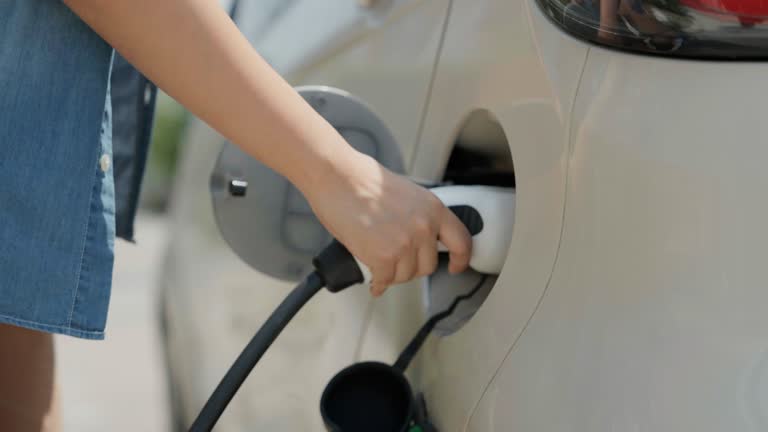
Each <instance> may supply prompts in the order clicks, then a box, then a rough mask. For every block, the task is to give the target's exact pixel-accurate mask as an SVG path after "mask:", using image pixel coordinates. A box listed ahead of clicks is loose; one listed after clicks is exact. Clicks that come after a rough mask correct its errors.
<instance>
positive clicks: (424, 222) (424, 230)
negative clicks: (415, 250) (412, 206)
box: [413, 217, 432, 237]
mask: <svg viewBox="0 0 768 432" xmlns="http://www.w3.org/2000/svg"><path fill="white" fill-rule="evenodd" d="M413 230H414V232H415V233H416V235H417V236H419V237H428V236H429V235H431V234H432V224H430V223H429V219H427V218H426V217H417V218H415V219H414V221H413Z"/></svg>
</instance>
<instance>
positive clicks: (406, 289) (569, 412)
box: [163, 0, 768, 432]
mask: <svg viewBox="0 0 768 432" xmlns="http://www.w3.org/2000/svg"><path fill="white" fill-rule="evenodd" d="M766 17H768V7H766V6H765V5H764V3H761V2H758V1H756V0H744V1H737V0H718V1H715V0H573V1H569V0H379V1H375V0H367V1H362V0H358V1H354V0H324V1H317V0H293V1H287V0H272V1H266V0H262V1H256V0H254V1H250V2H249V1H246V0H244V1H243V2H242V3H241V5H240V7H239V9H238V21H239V23H240V25H241V28H243V30H244V31H245V32H246V34H247V35H248V36H249V37H250V39H251V41H252V43H253V44H254V46H255V47H256V49H257V50H259V52H261V53H262V54H263V55H264V56H265V57H266V58H267V59H268V60H269V61H270V62H271V63H272V64H273V65H274V66H275V67H276V68H277V70H278V71H279V72H281V73H282V74H283V75H284V76H285V77H286V78H287V79H288V80H289V81H290V82H291V83H293V84H295V85H326V86H331V87H335V88H338V89H343V90H344V91H346V92H349V93H350V94H351V95H354V96H355V97H356V98H358V99H359V100H362V101H364V102H365V103H366V104H367V105H368V106H370V107H371V109H372V110H373V112H375V113H376V115H377V116H378V118H379V119H380V120H381V121H382V122H383V123H384V124H385V125H386V126H387V127H388V128H389V130H390V131H391V133H392V135H393V136H394V138H395V141H396V143H397V145H398V146H399V150H400V152H401V154H402V158H403V162H404V167H405V171H406V173H407V174H408V175H410V176H412V177H414V178H418V179H421V180H425V181H428V182H435V183H438V182H442V181H452V182H457V183H469V184H502V185H505V186H508V187H509V186H514V187H515V188H516V194H517V202H516V210H515V214H514V215H512V214H510V220H514V233H513V238H512V241H511V245H510V247H509V250H508V253H507V257H506V264H505V266H504V268H503V270H502V272H501V274H500V275H499V276H498V279H494V280H493V281H492V282H494V283H489V286H488V288H489V289H488V290H486V292H484V293H482V296H487V298H486V299H485V301H484V302H482V301H480V300H482V299H483V297H481V298H479V299H476V301H475V302H474V303H473V304H470V305H468V306H467V307H465V308H464V310H463V312H462V314H463V316H462V317H461V319H455V320H453V321H452V322H450V323H447V324H445V325H443V326H442V328H441V329H440V331H439V332H438V334H435V335H433V336H432V337H431V338H430V339H429V342H428V344H427V345H426V346H425V347H424V348H423V349H422V352H421V353H420V355H419V357H418V358H417V359H416V361H415V363H414V364H413V365H412V366H411V368H410V369H409V373H408V376H409V378H410V380H411V383H412V385H413V387H414V389H415V391H417V392H419V393H421V394H422V395H423V397H424V400H425V402H426V405H427V407H428V410H429V415H430V418H431V420H432V422H433V423H434V424H435V425H436V426H437V428H438V429H439V430H440V431H447V432H454V431H473V432H487V431H499V432H502V431H503V432H512V431H513V432H545V431H553V432H555V431H556V432H566V431H567V432H598V431H600V432H613V431H618V432H630V431H632V432H634V431H651V432H662V431H669V432H673V431H674V432H678V431H696V432H706V431H739V432H746V431H766V430H768V271H766V268H768V264H767V263H768V253H766V245H768V222H766V221H768V193H767V192H766V191H768V169H766V161H767V160H768V145H766V143H764V142H763V140H766V141H768V120H766V118H767V117H766V116H767V115H768V109H766V106H768V105H767V104H768V63H764V62H760V60H765V59H768V27H766V25H764V23H763V19H764V18H766ZM223 143H224V139H223V138H221V137H220V136H219V135H217V134H216V133H215V132H213V131H211V130H210V129H209V128H207V127H206V126H205V125H203V124H202V123H200V122H197V121H196V122H193V123H192V124H191V126H190V127H189V130H188V133H187V140H186V148H185V152H184V156H183V161H182V163H181V173H180V176H179V178H178V181H177V184H176V188H175V194H174V200H173V220H174V228H173V241H172V243H171V246H170V248H169V252H168V260H167V268H166V272H165V275H164V279H163V288H164V290H163V293H164V299H163V305H164V307H163V313H164V319H165V324H166V328H165V331H166V338H167V342H168V353H169V365H170V372H171V374H172V378H171V380H172V387H173V394H174V403H175V406H176V408H177V410H176V411H177V412H176V414H177V417H178V419H179V422H180V425H182V427H183V426H184V425H189V423H190V422H191V420H192V419H193V418H194V416H195V415H196V413H197V411H198V410H199V408H200V407H201V406H202V404H203V403H204V401H205V400H206V398H207V397H208V395H209V394H210V392H211V391H212V389H213V388H214V386H215V385H216V384H217V382H218V380H219V379H220V378H221V376H222V375H223V373H224V372H225V371H226V369H227V367H229V365H230V364H231V362H232V361H233V360H234V358H235V356H236V355H237V354H238V353H239V351H240V349H241V348H242V347H243V346H244V345H245V343H246V342H247V341H248V339H249V338H250V337H251V336H252V334H253V333H254V332H255V331H256V329H258V327H259V325H260V324H261V323H262V322H263V320H264V319H265V318H266V317H267V315H268V314H269V313H270V312H271V310H272V309H273V308H274V306H275V305H276V304H277V302H279V301H280V300H281V299H282V297H283V296H284V295H286V294H287V293H288V289H289V288H290V287H291V286H292V285H293V284H292V283H291V282H288V281H282V280H279V279H276V278H273V277H271V276H268V275H266V274H264V273H262V272H257V271H256V270H254V269H252V268H251V267H249V266H247V265H246V264H244V263H243V262H242V261H241V260H240V259H239V258H238V257H237V256H236V255H235V254H234V253H233V252H232V251H231V250H230V248H229V246H228V245H227V244H226V243H225V242H224V240H223V239H222V238H221V236H220V234H219V231H218V229H217V227H216V224H215V222H214V216H213V210H212V208H211V207H212V206H211V198H210V196H209V192H208V190H209V176H210V173H211V170H212V169H213V167H214V164H215V163H216V158H217V155H218V152H219V150H220V148H221V145H222V144H223ZM253 229H254V230H258V229H259V227H258V226H254V227H253ZM460 279H461V278H459V279H451V278H447V277H444V275H440V274H437V275H435V276H434V277H432V278H430V279H429V280H426V281H424V280H420V281H414V282H413V283H411V284H408V285H407V286H403V287H395V288H393V289H391V290H390V291H389V292H388V293H387V294H386V295H385V296H384V297H383V298H382V299H380V300H372V299H371V298H370V296H369V295H368V292H367V290H366V289H354V288H352V289H349V290H347V291H346V292H344V293H342V294H338V295H331V294H321V295H320V296H319V297H318V298H317V299H315V300H314V301H313V302H312V303H311V304H310V305H309V306H308V307H307V308H306V310H304V311H302V312H301V314H300V315H299V316H298V318H297V319H296V320H295V321H294V322H293V323H291V325H290V326H289V327H288V329H287V330H286V331H285V333H284V334H283V335H282V336H281V337H280V338H279V339H278V341H277V343H276V344H275V345H274V346H273V348H272V349H271V351H270V352H269V353H268V354H267V355H266V356H265V358H264V359H263V360H262V362H261V363H260V364H259V365H258V366H257V367H256V369H255V370H254V372H253V373H252V374H251V376H250V377H249V379H248V381H247V382H246V385H245V386H244V388H243V389H242V390H241V391H240V393H239V394H238V395H237V397H236V398H235V400H234V401H233V403H232V405H231V406H230V408H229V409H228V411H227V412H226V413H225V415H224V417H223V418H222V420H221V422H220V425H221V426H220V428H219V429H217V430H221V431H246V430H253V431H257V430H258V431H276V432H280V431H320V430H324V429H323V425H322V422H321V419H320V414H319V409H318V404H319V400H320V394H321V392H322V390H323V388H324V386H325V385H326V383H327V382H328V380H329V379H330V378H331V377H332V376H333V375H334V374H335V373H336V372H338V371H339V370H341V369H342V368H344V367H346V366H348V365H350V364H352V363H354V362H357V361H361V360H370V359H375V360H379V361H383V362H392V361H394V359H395V358H396V356H397V354H398V353H399V352H400V350H401V349H402V348H403V347H404V346H405V344H406V343H407V342H408V340H409V339H410V338H411V337H412V336H413V334H414V333H415V331H416V330H417V328H418V327H419V326H420V325H421V324H422V323H423V322H424V321H425V319H426V318H427V316H428V315H429V314H430V313H432V312H434V311H435V310H436V309H437V307H436V304H442V303H444V302H445V301H446V300H445V299H446V298H447V297H448V296H449V294H450V295H454V294H455V293H456V292H459V291H461V290H462V289H464V288H465V287H464V286H463V285H466V286H469V285H471V283H472V281H474V280H475V279H474V278H473V277H472V275H471V274H470V275H468V276H466V277H465V278H464V279H463V281H462V280H460ZM462 284H463V285H462ZM491 285H492V286H493V287H492V289H490V287H491Z"/></svg>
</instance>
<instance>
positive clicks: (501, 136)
mask: <svg viewBox="0 0 768 432" xmlns="http://www.w3.org/2000/svg"><path fill="white" fill-rule="evenodd" d="M443 181H444V182H445V183H447V184H460V185H487V186H501V187H508V188H514V187H515V169H514V163H513V161H512V154H511V152H510V150H509V142H508V140H507V136H506V134H505V133H504V129H503V127H502V126H501V123H500V122H499V121H498V120H497V119H496V117H495V116H494V115H493V114H492V113H491V112H490V111H488V110H476V111H473V112H472V113H471V114H470V115H469V116H467V118H466V120H465V121H464V123H463V125H462V127H461V128H459V131H458V134H457V137H456V140H455V144H454V148H453V151H452V152H451V155H450V157H449V159H448V164H447V166H446V169H445V174H444V176H443ZM510 220H514V215H510ZM483 276H484V275H483V274H481V273H478V272H476V271H473V270H467V271H466V272H464V273H462V274H459V275H451V274H450V273H448V259H447V257H442V256H441V258H440V263H439V265H438V269H437V271H436V272H435V273H434V274H433V275H432V276H429V277H427V278H424V282H423V285H424V296H425V304H426V308H427V316H433V315H435V314H437V313H440V312H442V311H443V310H445V309H447V308H448V307H449V306H450V305H451V303H452V302H453V300H454V299H455V298H456V297H457V296H460V295H465V294H467V293H469V292H470V291H471V290H472V289H473V288H475V287H476V286H477V284H478V283H479V282H480V281H481V280H482V278H483ZM496 279H497V277H496V275H487V276H486V279H485V282H483V285H482V287H481V288H480V289H479V291H477V293H476V294H475V295H474V296H472V297H471V298H469V299H467V300H464V301H462V302H461V303H459V305H458V306H457V308H456V311H455V312H454V313H453V315H451V316H450V317H448V318H446V319H445V320H443V321H441V322H440V323H439V324H438V325H437V327H436V328H435V334H437V335H440V336H447V335H450V334H452V333H454V332H456V331H457V330H459V329H460V328H461V327H462V326H464V325H465V324H466V323H467V322H468V321H469V320H470V319H472V317H473V316H474V315H475V313H476V312H477V311H478V310H479V309H480V307H481V306H482V304H483V302H484V301H485V299H486V298H487V297H488V295H489V294H490V292H491V290H492V289H493V287H494V285H495V284H496Z"/></svg>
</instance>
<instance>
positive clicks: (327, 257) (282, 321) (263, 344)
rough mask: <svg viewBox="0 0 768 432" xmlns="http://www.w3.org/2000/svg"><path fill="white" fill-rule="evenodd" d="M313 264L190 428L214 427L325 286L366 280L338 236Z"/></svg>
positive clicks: (194, 431) (205, 430)
mask: <svg viewBox="0 0 768 432" xmlns="http://www.w3.org/2000/svg"><path fill="white" fill-rule="evenodd" d="M313 264H314V266H315V271H314V272H312V273H310V274H309V276H307V277H306V278H304V280H303V281H301V282H300V283H299V284H298V285H297V286H296V288H294V289H293V291H291V293H290V294H288V297H286V298H285V300H283V302H282V303H280V306H278V307H277V309H275V311H274V312H272V315H270V316H269V318H267V321H265V322H264V325H262V326H261V328H260V329H259V331H258V332H257V333H256V335H254V336H253V338H252V339H251V341H250V342H248V345H246V347H245V349H243V352H242V353H240V355H239V356H238V357H237V360H235V362H234V363H233V364H232V367H230V368H229V370H228V371H227V374H226V375H224V378H222V380H221V382H220V383H219V385H218V386H217V387H216V390H214V391H213V394H211V397H210V398H209V399H208V402H206V403H205V406H204V407H203V409H202V410H201V411H200V414H198V416H197V418H196V419H195V421H194V423H192V426H191V427H190V428H189V431H190V432H209V431H211V430H212V429H213V427H214V426H215V425H216V422H217V421H219V418H220V417H221V414H222V413H223V412H224V410H225V409H226V408H227V405H229V403H230V402H231V401H232V398H233V397H234V396H235V393H237V391H238V390H239V389H240V387H241V386H242V385H243V382H244V381H245V379H246V378H248V375H249V374H250V373H251V371H252V370H253V368H254V367H255V366H256V364H257V363H258V362H259V360H261V357H262V356H264V353H266V352H267V350H268V349H269V347H270V346H271V345H272V343H273V342H274V341H275V339H277V337H278V336H279V335H280V333H281V332H282V331H283V329H284V328H285V326H286V325H288V323H289V322H291V320H292V319H293V317H294V316H296V314H297V313H298V312H299V311H300V310H301V308H302V307H304V305H305V304H307V302H309V300H310V299H312V297H314V295H315V294H317V293H318V292H319V291H320V290H321V289H322V288H323V287H326V288H327V289H328V290H329V291H331V292H334V293H335V292H339V291H342V290H344V289H345V288H348V287H350V286H352V285H355V284H358V283H361V282H362V281H363V274H362V272H361V271H360V268H359V267H358V266H357V262H356V261H355V258H354V257H353V256H352V254H350V253H349V251H348V250H347V248H345V247H344V245H342V244H341V243H339V242H338V241H335V240H334V242H333V243H331V245H330V246H328V247H327V248H325V249H324V250H323V251H322V252H321V253H320V254H319V255H318V256H317V257H315V259H314V260H313Z"/></svg>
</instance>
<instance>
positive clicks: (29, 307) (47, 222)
mask: <svg viewBox="0 0 768 432" xmlns="http://www.w3.org/2000/svg"><path fill="white" fill-rule="evenodd" d="M112 53H113V51H112V49H111V48H110V47H109V45H108V44H107V43H105V42H104V41H103V40H102V39H101V38H100V37H99V36H98V35H96V34H95V33H94V32H93V31H91V30H90V29H89V28H88V27H87V26H86V25H85V24H84V23H83V22H82V21H81V20H80V19H79V18H77V17H76V16H75V15H74V14H73V13H72V12H71V11H70V10H69V9H68V8H67V7H66V6H64V5H63V3H61V2H60V1H59V0H2V1H0V323H9V324H14V325H18V326H23V327H28V328H32V329H37V330H42V331H47V332H53V333H62V334H68V335H73V336H77V337H82V338H89V339H101V338H103V336H104V333H103V332H104V326H105V323H106V317H107V306H108V302H109V293H110V286H111V278H112V261H113V246H114V236H115V221H114V213H115V204H114V183H113V172H112V164H111V150H112V149H111V134H112V132H111V102H110V95H109V78H110V71H111V64H112Z"/></svg>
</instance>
